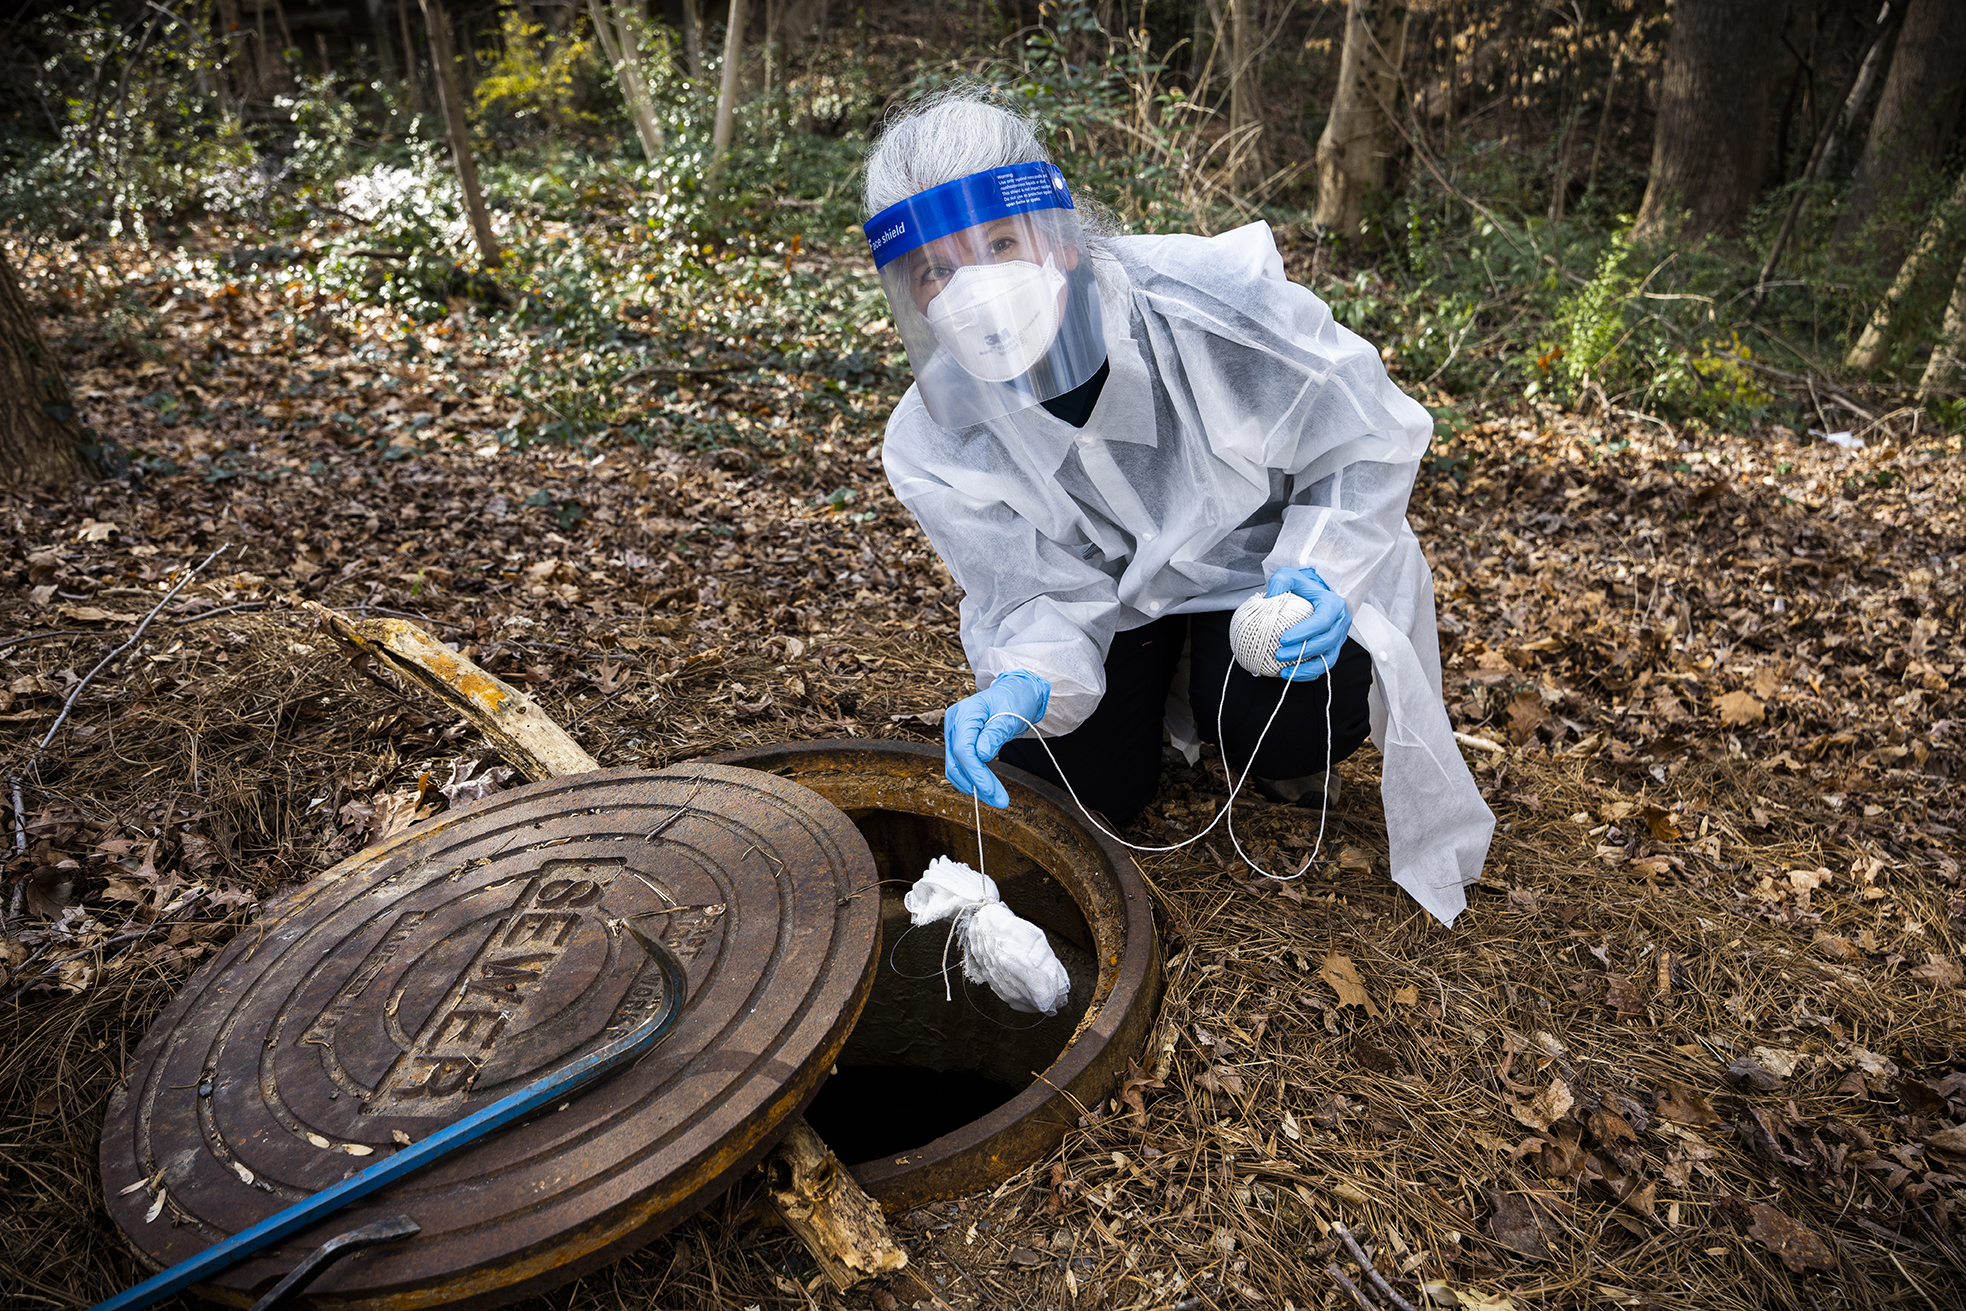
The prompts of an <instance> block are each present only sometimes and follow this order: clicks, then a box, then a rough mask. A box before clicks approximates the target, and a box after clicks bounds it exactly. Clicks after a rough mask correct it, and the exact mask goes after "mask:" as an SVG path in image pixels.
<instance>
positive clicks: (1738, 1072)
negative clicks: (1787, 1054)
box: [1727, 1056, 1782, 1092]
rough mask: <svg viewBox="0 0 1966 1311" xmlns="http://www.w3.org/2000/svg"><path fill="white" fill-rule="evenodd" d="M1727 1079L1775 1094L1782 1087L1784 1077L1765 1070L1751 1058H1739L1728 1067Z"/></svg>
mask: <svg viewBox="0 0 1966 1311" xmlns="http://www.w3.org/2000/svg"><path fill="white" fill-rule="evenodd" d="M1727 1077H1728V1078H1730V1079H1732V1080H1733V1081H1734V1082H1735V1083H1744V1084H1747V1085H1748V1086H1749V1087H1751V1088H1757V1089H1759V1090H1760V1091H1762V1092H1774V1091H1775V1089H1777V1088H1779V1087H1781V1086H1782V1076H1781V1075H1779V1074H1775V1073H1774V1072H1772V1071H1770V1070H1767V1069H1764V1068H1763V1067H1762V1065H1761V1063H1760V1062H1759V1061H1756V1060H1755V1059H1754V1058H1753V1057H1750V1056H1737V1057H1735V1058H1734V1061H1733V1063H1732V1064H1730V1065H1729V1066H1728V1067H1727Z"/></svg>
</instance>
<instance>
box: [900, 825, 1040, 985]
mask: <svg viewBox="0 0 1966 1311" xmlns="http://www.w3.org/2000/svg"><path fill="white" fill-rule="evenodd" d="M902 904H903V905H905V906H907V908H908V913H909V915H910V916H912V917H913V920H914V925H915V927H916V928H918V929H919V928H922V927H924V926H925V925H929V924H934V923H937V922H939V921H941V920H951V919H952V920H954V921H955V927H954V930H953V932H952V933H951V934H950V936H951V937H952V938H953V939H955V940H956V941H957V942H958V944H959V945H960V946H961V947H962V953H963V977H964V978H966V979H968V980H969V981H970V982H971V983H984V984H988V985H989V987H990V991H991V992H994V993H996V994H997V996H998V997H1000V998H1002V999H1003V1002H1004V1004H1005V1005H1006V1006H1008V1007H1010V1008H1011V1009H1012V1010H1014V1011H1023V1012H1025V1013H1026V1014H1032V1015H1035V1014H1038V1013H1040V1012H1042V1013H1043V1014H1045V1015H1056V1014H1057V1013H1058V1008H1059V1007H1060V1006H1063V1005H1064V1004H1065V999H1066V998H1067V997H1068V996H1069V995H1070V994H1071V991H1072V980H1071V978H1070V977H1069V976H1068V975H1067V974H1066V973H1065V967H1064V966H1063V965H1061V964H1059V963H1058V954H1057V953H1056V952H1054V951H1053V950H1052V949H1051V944H1050V943H1049V942H1048V941H1046V940H1045V936H1044V930H1043V929H1041V928H1039V927H1038V926H1037V925H1035V924H1033V923H1031V922H1030V921H1029V920H1026V919H1019V918H1018V917H1017V914H1016V913H1015V912H1014V911H1012V910H1011V909H1010V907H1008V906H1006V905H1004V904H1003V899H1002V898H1001V897H999V896H998V895H997V884H996V880H995V879H992V878H991V877H990V876H989V875H987V874H981V873H978V872H977V871H976V870H973V869H971V868H970V867H969V866H967V865H965V864H963V863H962V862H961V861H959V860H951V859H949V858H948V857H947V856H937V857H936V858H935V859H934V860H932V861H930V862H929V863H928V869H927V870H926V871H924V872H923V874H922V876H921V878H920V879H918V880H917V881H916V883H915V886H914V887H913V888H911V889H909V891H908V895H907V896H906V897H904V898H903V899H902Z"/></svg>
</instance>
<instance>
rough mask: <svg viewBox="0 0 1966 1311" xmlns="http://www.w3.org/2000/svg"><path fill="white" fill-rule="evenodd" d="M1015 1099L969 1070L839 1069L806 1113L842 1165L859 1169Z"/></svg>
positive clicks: (1012, 1093) (1014, 1091)
mask: <svg viewBox="0 0 1966 1311" xmlns="http://www.w3.org/2000/svg"><path fill="white" fill-rule="evenodd" d="M1016 1095H1017V1089H1015V1088H1012V1087H1010V1086H1009V1085H1008V1084H1001V1083H998V1082H996V1081H995V1080H994V1079H986V1078H984V1077H983V1076H982V1075H980V1074H972V1073H970V1072H969V1071H967V1070H924V1069H920V1068H918V1067H912V1066H906V1065H842V1066H841V1067H840V1072H839V1073H838V1074H836V1075H834V1076H833V1077H832V1078H830V1079H828V1080H827V1081H826V1086H825V1087H823V1088H821V1089H820V1090H819V1096H817V1097H815V1098H813V1100H812V1105H810V1106H808V1107H807V1108H806V1123H808V1124H810V1125H811V1126H812V1127H813V1130H814V1132H816V1133H817V1134H818V1135H819V1136H820V1137H821V1138H824V1139H825V1140H826V1145H827V1146H828V1147H830V1148H832V1149H833V1152H834V1154H835V1155H837V1156H838V1157H839V1158H840V1159H841V1160H842V1161H844V1162H846V1163H847V1164H848V1165H859V1164H861V1163H862V1162H864V1161H874V1160H878V1159H880V1158H881V1157H883V1156H894V1155H898V1154H899V1153H901V1152H905V1151H907V1150H908V1149H909V1148H911V1147H920V1146H921V1145H922V1144H923V1143H931V1142H934V1141H935V1140H936V1139H937V1138H940V1137H941V1136H942V1135H943V1134H945V1133H951V1132H954V1131H955V1130H957V1129H960V1128H962V1127H963V1126H964V1125H966V1124H968V1123H969V1122H970V1121H972V1120H980V1119H982V1118H983V1117H984V1116H986V1115H988V1114H989V1113H990V1112H991V1111H994V1110H996V1109H997V1108H998V1107H999V1106H1002V1105H1003V1104H1004V1103H1005V1102H1007V1101H1009V1100H1010V1099H1011V1098H1013V1097H1015V1096H1016Z"/></svg>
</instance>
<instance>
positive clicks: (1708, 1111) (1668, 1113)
mask: <svg viewBox="0 0 1966 1311" xmlns="http://www.w3.org/2000/svg"><path fill="white" fill-rule="evenodd" d="M1657 1109H1658V1112H1659V1114H1661V1115H1663V1116H1665V1117H1666V1118H1667V1119H1668V1120H1677V1121H1679V1122H1680V1123H1681V1124H1720V1123H1722V1121H1721V1118H1720V1117H1719V1116H1718V1115H1716V1114H1714V1109H1713V1104H1712V1103H1711V1102H1709V1101H1707V1099H1706V1098H1704V1097H1702V1096H1701V1095H1700V1094H1698V1093H1696V1092H1694V1091H1693V1090H1692V1089H1691V1088H1688V1087H1687V1086H1686V1085H1685V1084H1683V1083H1668V1084H1667V1085H1666V1090H1665V1091H1664V1092H1663V1093H1660V1094H1659V1105H1658V1108H1657Z"/></svg>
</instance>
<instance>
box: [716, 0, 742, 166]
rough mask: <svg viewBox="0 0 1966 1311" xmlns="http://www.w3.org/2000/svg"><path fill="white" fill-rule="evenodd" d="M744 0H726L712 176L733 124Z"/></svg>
mask: <svg viewBox="0 0 1966 1311" xmlns="http://www.w3.org/2000/svg"><path fill="white" fill-rule="evenodd" d="M747 8H748V6H747V5H746V4H745V0H730V22H729V23H728V24H727V25H726V27H725V29H724V76H723V85H722V86H721V87H720V88H719V89H718V91H717V124H716V127H715V129H713V131H712V133H711V137H710V173H711V176H712V177H714V176H715V175H716V173H717V172H718V170H719V169H720V168H721V167H722V166H723V162H724V156H725V155H727V154H728V153H730V138H731V133H732V131H733V130H734V129H735V126H736V122H735V120H736V114H737V93H738V88H739V85H740V81H739V77H738V75H739V74H740V73H741V72H742V71H743V64H744V24H745V21H746V20H747V19H748V18H749V15H748V14H747V13H746V12H745V11H746V9H747Z"/></svg>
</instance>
